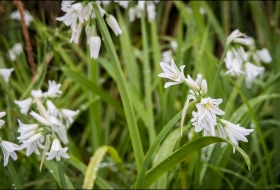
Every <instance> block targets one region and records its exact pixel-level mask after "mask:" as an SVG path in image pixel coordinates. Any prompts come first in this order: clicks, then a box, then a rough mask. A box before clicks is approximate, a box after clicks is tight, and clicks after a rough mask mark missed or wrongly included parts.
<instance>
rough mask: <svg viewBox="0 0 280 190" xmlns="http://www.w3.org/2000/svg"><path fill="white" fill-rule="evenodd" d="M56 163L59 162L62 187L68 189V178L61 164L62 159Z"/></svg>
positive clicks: (58, 168) (58, 167)
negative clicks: (66, 178)
mask: <svg viewBox="0 0 280 190" xmlns="http://www.w3.org/2000/svg"><path fill="white" fill-rule="evenodd" d="M56 164H57V170H58V174H59V178H60V182H61V186H62V189H67V184H66V180H65V175H64V171H63V168H62V166H61V161H56Z"/></svg>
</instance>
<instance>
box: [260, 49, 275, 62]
mask: <svg viewBox="0 0 280 190" xmlns="http://www.w3.org/2000/svg"><path fill="white" fill-rule="evenodd" d="M257 55H258V57H259V58H260V60H261V61H262V62H264V63H270V62H271V61H272V58H271V56H270V54H269V51H268V50H267V49H266V48H263V49H261V50H258V51H257Z"/></svg>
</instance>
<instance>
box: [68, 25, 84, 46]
mask: <svg viewBox="0 0 280 190" xmlns="http://www.w3.org/2000/svg"><path fill="white" fill-rule="evenodd" d="M82 28H83V27H82V23H79V24H78V26H77V29H75V30H72V35H71V39H70V43H71V42H74V43H75V44H78V43H79V38H80V35H81V31H82Z"/></svg>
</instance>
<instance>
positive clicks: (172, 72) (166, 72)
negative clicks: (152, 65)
mask: <svg viewBox="0 0 280 190" xmlns="http://www.w3.org/2000/svg"><path fill="white" fill-rule="evenodd" d="M160 66H161V68H162V70H163V73H160V74H159V75H158V76H159V77H163V78H168V79H171V80H173V81H174V82H166V83H165V84H164V88H168V87H169V86H171V85H175V84H180V83H182V82H184V80H185V75H184V67H185V65H182V66H181V67H180V70H181V71H179V69H178V68H177V66H176V64H175V62H174V60H173V59H171V64H170V65H169V64H167V63H164V62H160Z"/></svg>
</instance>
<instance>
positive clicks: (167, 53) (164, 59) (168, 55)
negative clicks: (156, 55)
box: [161, 50, 172, 63]
mask: <svg viewBox="0 0 280 190" xmlns="http://www.w3.org/2000/svg"><path fill="white" fill-rule="evenodd" d="M161 55H162V59H161V60H162V62H165V63H170V61H171V59H172V51H171V50H166V51H164V52H162V53H161Z"/></svg>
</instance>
